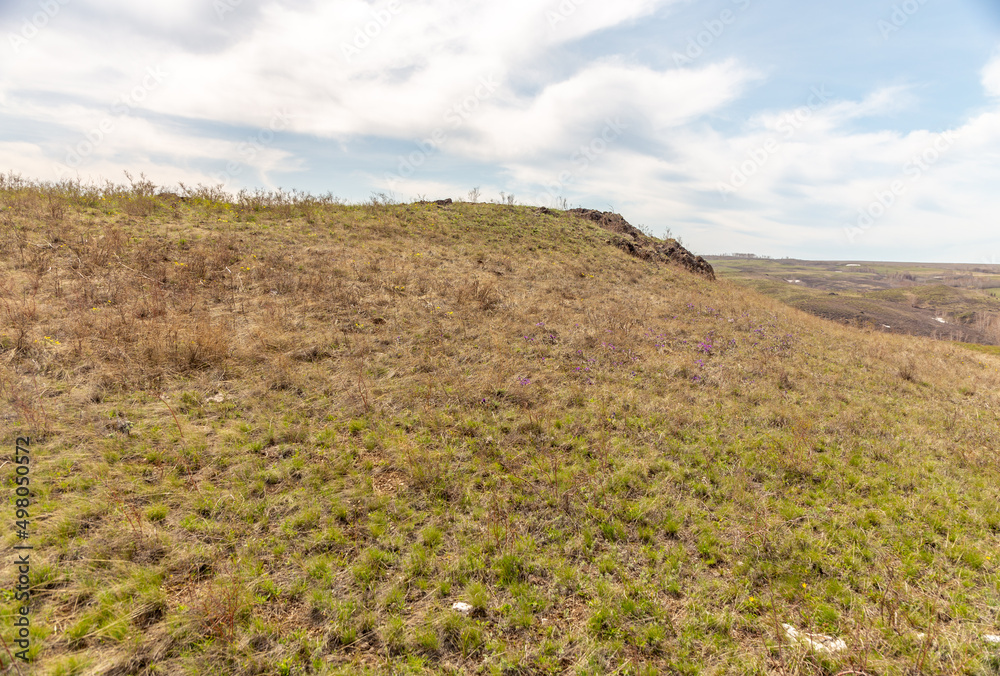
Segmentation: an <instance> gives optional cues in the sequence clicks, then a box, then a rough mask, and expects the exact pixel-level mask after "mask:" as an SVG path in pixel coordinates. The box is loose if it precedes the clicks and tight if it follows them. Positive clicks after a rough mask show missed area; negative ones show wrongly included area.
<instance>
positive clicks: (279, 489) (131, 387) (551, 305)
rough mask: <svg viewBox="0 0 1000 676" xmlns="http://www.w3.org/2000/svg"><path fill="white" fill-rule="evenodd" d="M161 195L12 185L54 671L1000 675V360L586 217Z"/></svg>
mask: <svg viewBox="0 0 1000 676" xmlns="http://www.w3.org/2000/svg"><path fill="white" fill-rule="evenodd" d="M155 193H156V191H155V189H154V188H153V187H152V186H150V185H148V184H146V183H143V182H140V183H138V184H135V185H133V186H130V187H128V188H125V187H115V186H106V187H105V188H103V189H102V190H101V191H98V190H95V189H87V188H84V187H81V186H79V185H73V184H64V185H62V186H44V185H32V184H26V183H24V182H21V181H17V180H14V179H11V178H10V177H7V178H6V179H5V180H4V182H3V183H2V184H0V395H2V401H3V403H4V408H3V409H2V411H3V415H4V419H3V435H2V440H3V444H4V445H5V447H6V449H8V451H9V453H8V455H10V456H13V454H14V450H15V448H14V447H15V439H16V437H18V436H28V435H30V436H31V438H32V441H31V445H30V455H31V457H32V462H31V465H30V468H31V469H30V472H31V474H30V479H31V490H32V491H33V496H32V498H31V505H30V508H29V512H30V519H31V524H30V527H29V532H30V538H29V540H28V542H30V543H31V544H32V545H33V547H34V549H33V550H32V553H31V561H32V563H31V572H30V579H31V593H32V600H31V606H30V608H31V615H30V618H31V623H32V625H31V626H32V630H31V632H32V633H31V640H32V642H31V649H30V656H31V657H32V660H33V662H32V663H31V664H30V665H22V666H21V667H20V668H21V672H22V673H32V674H90V673H94V674H205V673H215V674H381V673H400V674H438V673H440V674H445V673H452V674H463V673H472V674H612V673H615V674H655V673H664V674H668V673H679V674H696V673H718V674H723V673H725V674H730V673H747V674H750V673H756V674H764V673H783V674H838V673H839V674H862V673H864V674H893V673H895V674H902V673H912V672H921V673H969V674H995V673H998V670H1000V657H998V655H1000V647H998V646H994V645H991V644H990V643H988V642H986V641H985V640H984V638H983V636H984V635H987V634H1000V619H998V611H997V608H998V607H1000V574H998V571H1000V568H998V561H997V556H998V555H1000V549H998V547H997V543H998V536H1000V511H998V509H997V505H998V504H1000V470H998V462H997V461H998V453H997V439H998V438H1000V424H998V421H997V417H996V416H997V411H998V410H1000V398H998V392H1000V389H998V385H1000V371H998V368H1000V358H998V357H997V356H995V355H992V354H987V353H983V352H977V351H972V350H968V349H965V348H964V347H962V346H960V345H955V344H948V343H940V342H934V341H930V340H925V339H919V338H911V337H906V336H897V335H888V334H880V333H873V332H865V331H861V330H857V329H852V328H849V327H845V326H841V325H839V324H835V323H833V322H828V321H825V320H822V319H819V318H816V317H813V316H810V315H808V314H806V313H804V312H801V311H798V310H795V309H790V308H788V307H786V306H783V305H781V304H779V303H778V302H777V301H774V300H771V299H768V298H766V297H764V296H761V295H759V294H758V293H756V292H755V291H752V290H748V289H745V288H742V287H740V286H737V285H735V284H733V283H731V282H728V281H726V280H724V279H723V280H719V281H714V282H713V281H710V280H708V279H707V278H706V277H703V276H699V275H695V274H692V273H690V272H687V271H685V270H683V269H681V268H679V267H672V266H670V265H667V264H663V263H658V262H651V261H647V260H642V259H639V258H636V257H634V256H630V255H629V254H628V253H627V252H626V251H624V250H622V248H620V247H618V246H614V245H613V244H610V243H609V237H608V232H607V231H605V230H602V229H601V228H599V227H598V226H597V225H596V224H594V223H592V222H590V221H587V220H584V219H582V218H580V217H578V216H576V215H573V214H569V213H565V212H550V213H544V212H540V211H538V210H536V209H532V208H529V207H518V206H509V205H497V204H465V203H456V204H451V205H445V206H438V205H435V204H389V203H386V202H385V201H384V200H373V201H372V202H371V203H369V204H364V205H343V204H337V203H336V202H335V201H333V200H330V199H316V198H309V197H303V196H301V195H273V194H271V195H266V194H243V195H241V196H238V197H230V196H225V195H222V194H219V193H215V192H213V191H210V190H195V191H187V192H186V193H185V194H183V195H179V196H178V195H157V194H155ZM5 452H6V451H5ZM0 471H2V473H3V474H2V479H3V483H4V487H5V490H6V491H7V493H8V495H9V496H10V498H9V502H8V505H7V507H6V508H5V509H7V511H8V514H9V517H8V523H9V526H8V529H7V532H6V533H5V534H4V540H5V547H6V551H7V552H8V554H7V557H6V559H7V560H5V562H4V563H5V564H6V565H5V566H4V571H5V572H4V578H3V579H4V580H6V581H13V580H16V570H17V569H16V567H15V565H14V561H15V556H14V554H13V553H12V552H13V551H14V550H13V549H12V547H13V546H14V545H15V544H17V543H18V542H24V541H23V540H19V539H18V537H17V534H16V532H15V526H14V524H13V522H14V519H15V516H14V504H13V500H14V498H15V493H14V490H15V486H14V477H15V472H14V465H13V464H12V463H11V462H8V464H6V465H5V466H4V468H3V469H2V470H0ZM13 589H14V583H13V582H10V587H8V588H6V589H5V590H4V591H3V594H4V597H3V602H2V611H0V615H2V616H0V636H2V637H3V639H4V642H5V643H6V645H7V646H8V647H9V648H10V650H16V647H14V646H13V639H14V638H15V628H14V626H13V618H14V616H15V613H16V612H17V609H18V608H19V607H20V605H21V602H20V601H17V600H15V599H14V598H13ZM458 602H462V603H466V604H468V605H469V606H470V607H469V608H468V609H466V610H456V609H454V605H455V604H456V603H458ZM783 625H789V626H790V627H792V628H794V629H795V630H798V631H800V632H801V631H805V632H815V633H822V634H826V635H829V636H831V637H836V638H840V639H843V641H844V642H845V643H846V646H847V647H846V649H844V650H840V651H835V652H833V653H827V652H824V651H822V650H814V649H810V647H809V646H808V645H807V644H805V643H803V642H801V641H796V640H794V639H792V638H790V636H789V632H788V630H787V629H786V628H785V627H784V626H783ZM0 660H2V662H3V664H4V665H7V664H8V663H9V662H10V656H9V653H7V652H0Z"/></svg>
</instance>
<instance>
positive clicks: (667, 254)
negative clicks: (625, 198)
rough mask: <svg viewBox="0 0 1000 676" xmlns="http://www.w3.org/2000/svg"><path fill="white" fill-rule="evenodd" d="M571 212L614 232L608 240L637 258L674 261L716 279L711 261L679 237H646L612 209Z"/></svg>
mask: <svg viewBox="0 0 1000 676" xmlns="http://www.w3.org/2000/svg"><path fill="white" fill-rule="evenodd" d="M569 213H571V214H576V215H577V216H580V217H581V218H585V219H587V220H588V221H593V222H594V223H596V224H597V225H599V226H601V227H602V228H604V229H605V230H608V231H610V232H611V233H612V234H611V239H610V240H608V243H609V244H612V245H614V246H616V247H618V248H619V249H621V250H623V251H626V252H627V253H629V254H631V255H633V256H635V257H637V258H641V259H643V260H647V261H657V262H661V263H673V264H675V265H680V266H681V267H682V268H684V269H685V270H689V271H691V272H694V273H696V274H699V275H704V276H705V277H708V278H709V279H713V280H714V279H715V270H713V269H712V266H711V265H710V264H709V263H708V261H706V260H705V259H704V258H702V257H701V256H695V255H694V254H693V253H691V252H690V251H688V250H687V249H685V248H684V247H683V246H681V244H680V242H678V241H677V240H676V239H666V240H659V239H653V238H652V237H647V236H646V235H644V234H642V232H641V231H640V230H639V229H638V228H636V227H635V226H633V225H631V224H629V222H628V221H626V220H625V219H624V218H622V217H621V215H620V214H615V213H612V212H610V211H596V210H594V209H570V210H569Z"/></svg>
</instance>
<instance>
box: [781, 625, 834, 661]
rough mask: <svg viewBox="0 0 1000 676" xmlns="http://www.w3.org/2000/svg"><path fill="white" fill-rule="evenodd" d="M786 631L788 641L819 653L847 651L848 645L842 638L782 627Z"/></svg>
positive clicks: (788, 626)
mask: <svg viewBox="0 0 1000 676" xmlns="http://www.w3.org/2000/svg"><path fill="white" fill-rule="evenodd" d="M781 626H782V627H784V629H785V635H786V636H787V637H788V640H790V641H792V642H794V643H800V644H802V645H804V646H806V647H808V648H810V649H812V650H815V651H816V652H818V653H830V654H833V653H836V652H840V651H841V650H847V643H846V642H845V641H844V640H843V639H840V638H834V637H833V636H827V635H826V634H811V633H809V632H807V631H800V630H798V629H796V628H795V627H793V626H792V625H790V624H783V625H781Z"/></svg>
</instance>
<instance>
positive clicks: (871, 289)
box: [706, 256, 1000, 345]
mask: <svg viewBox="0 0 1000 676" xmlns="http://www.w3.org/2000/svg"><path fill="white" fill-rule="evenodd" d="M706 258H707V259H708V260H709V261H710V262H711V263H712V266H713V267H714V268H715V271H716V274H718V275H719V276H720V277H725V278H729V279H731V280H734V281H738V282H741V283H746V284H748V285H749V286H751V287H753V288H754V289H756V290H758V291H760V292H762V293H764V294H767V295H768V296H771V297H773V298H776V299H778V300H780V301H782V302H784V303H787V304H788V305H791V306H793V307H797V308H799V309H800V310H804V311H806V312H809V313H810V314H814V315H817V316H820V317H824V318H827V319H833V320H835V321H839V322H841V323H844V324H850V325H854V326H868V327H870V328H873V329H876V330H879V331H886V332H891V333H906V334H910V335H917V336H928V337H932V338H940V339H945V340H956V341H961V342H968V343H980V344H984V345H996V344H1000V266H995V265H959V264H937V263H934V264H931V263H888V262H851V261H802V260H794V259H782V260H774V259H762V258H752V259H747V258H734V257H728V256H707V257H706Z"/></svg>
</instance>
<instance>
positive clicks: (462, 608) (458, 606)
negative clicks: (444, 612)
mask: <svg viewBox="0 0 1000 676" xmlns="http://www.w3.org/2000/svg"><path fill="white" fill-rule="evenodd" d="M451 609H452V610H454V611H456V612H459V613H462V614H463V615H468V614H469V613H471V612H472V606H471V605H469V604H468V603H463V602H462V601H456V602H455V603H453V604H451Z"/></svg>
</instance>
